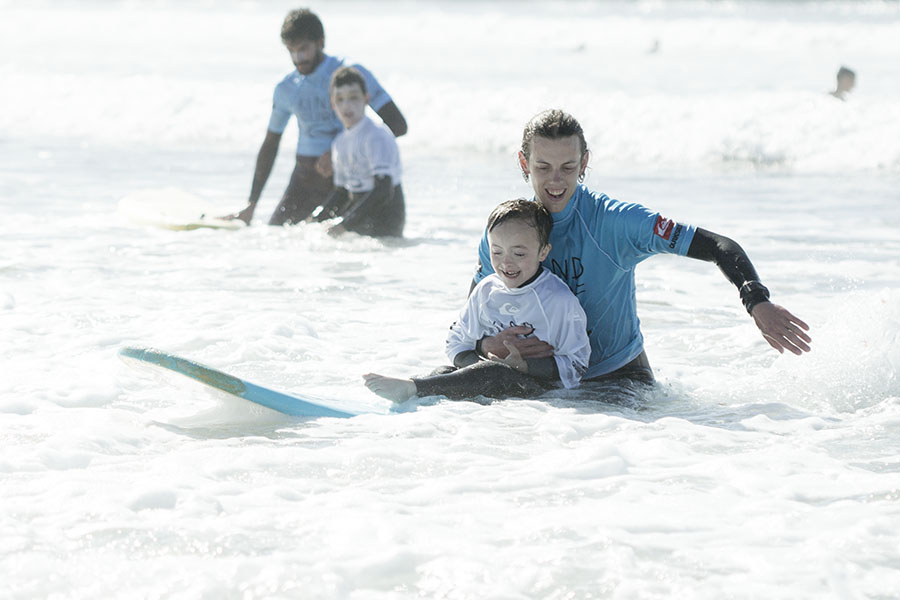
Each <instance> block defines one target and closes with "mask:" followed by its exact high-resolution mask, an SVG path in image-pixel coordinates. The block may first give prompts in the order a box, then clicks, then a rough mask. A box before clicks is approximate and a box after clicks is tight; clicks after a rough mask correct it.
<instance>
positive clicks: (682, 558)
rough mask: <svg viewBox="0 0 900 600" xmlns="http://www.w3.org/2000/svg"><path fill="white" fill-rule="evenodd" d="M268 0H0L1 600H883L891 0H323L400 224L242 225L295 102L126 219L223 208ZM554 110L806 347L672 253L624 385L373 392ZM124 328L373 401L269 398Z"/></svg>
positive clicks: (225, 159) (189, 182)
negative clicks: (165, 362)
mask: <svg viewBox="0 0 900 600" xmlns="http://www.w3.org/2000/svg"><path fill="white" fill-rule="evenodd" d="M295 7H296V5H294V4H291V3H287V2H281V1H272V2H263V1H238V0H234V1H215V2H214V1H211V0H210V1H202V0H196V1H190V2H174V1H171V0H159V1H155V2H146V3H144V2H133V1H124V0H123V1H120V2H117V1H109V2H106V1H100V0H97V1H74V0H63V1H60V2H50V1H37V2H27V3H26V2H16V1H12V0H0V15H2V16H0V77H2V80H3V89H2V92H0V107H2V111H0V207H2V209H3V219H2V225H0V231H2V235H0V372H2V377H0V490H2V491H0V573H2V576H0V597H2V598H10V599H31V598H54V599H63V598H66V599H68V598H184V599H187V598H191V599H194V598H209V599H213V598H216V599H219V598H236V599H237V598H240V599H253V598H347V599H405V598H446V599H464V598H479V599H480V598H504V599H507V598H509V599H513V598H522V599H524V598H541V599H559V600H561V599H570V598H579V599H581V598H615V599H631V598H660V599H662V598H688V599H690V598H698V599H719V598H736V599H745V598H746V599H750V598H767V599H770V598H784V599H796V598H833V599H863V598H866V599H888V598H896V597H897V596H898V595H900V533H898V530H900V232H898V231H900V230H898V226H897V223H900V191H898V190H900V78H897V76H896V60H897V48H898V46H897V41H896V40H897V39H900V5H898V4H897V3H896V2H869V1H860V2H736V1H732V2H665V1H637V2H603V3H599V2H597V3H594V2H575V1H572V2H556V1H551V2H533V3H532V2H503V1H494V2H452V1H450V0H444V1H439V0H435V1H433V2H412V1H408V2H397V3H393V2H392V3H381V2H352V1H346V2H343V1H342V2H321V3H318V4H315V5H312V6H311V8H313V10H315V11H316V12H317V13H318V14H319V15H320V16H321V18H322V20H323V22H324V25H325V32H326V48H325V50H326V52H329V53H332V54H336V55H340V56H347V57H349V58H351V59H352V60H354V61H358V62H360V63H361V64H364V65H365V66H367V67H368V68H369V69H370V70H371V71H372V72H373V73H374V74H375V75H376V77H378V79H379V80H380V82H381V83H382V84H383V85H384V87H385V89H386V90H387V91H388V92H389V93H390V94H391V96H392V97H393V98H394V100H395V102H396V104H397V106H398V107H399V108H400V110H401V111H402V112H403V114H404V116H405V117H406V119H407V121H408V123H409V128H410V129H409V133H408V134H407V135H406V136H404V137H402V138H400V139H399V140H398V143H399V146H400V151H401V155H402V159H403V163H404V180H403V185H404V189H405V193H406V199H407V228H406V235H405V237H404V238H403V239H402V240H396V239H394V240H375V239H370V238H363V237H359V236H355V235H352V234H348V235H344V236H342V237H338V238H333V237H330V236H329V235H327V233H326V230H325V227H324V226H322V225H301V226H296V227H287V228H270V227H267V226H266V225H265V222H266V220H267V219H268V216H269V214H270V213H271V211H272V210H273V209H274V207H275V205H276V204H277V202H278V200H279V197H280V194H281V192H282V191H283V189H284V186H285V185H286V183H287V179H288V177H289V175H290V171H291V168H292V167H293V164H292V163H293V160H292V158H291V156H292V152H293V147H294V145H295V143H296V133H295V126H294V124H293V123H291V124H290V125H289V128H288V130H287V133H286V134H285V136H284V139H283V140H282V145H281V149H280V153H279V156H278V160H277V162H276V166H275V170H274V171H273V174H272V176H271V177H270V179H269V183H268V185H267V187H266V190H265V192H264V194H263V197H262V200H261V202H260V206H259V208H258V210H257V212H256V215H255V219H254V221H253V223H252V225H251V226H250V227H247V228H244V229H241V230H238V231H224V230H196V231H171V230H167V229H162V228H159V227H153V226H148V225H147V224H145V223H140V222H138V221H136V220H135V219H134V215H132V214H129V212H128V211H127V210H124V209H123V203H122V200H123V199H124V198H126V197H128V196H129V195H133V194H135V193H144V192H147V191H148V190H149V191H150V192H152V193H158V194H159V195H160V197H161V198H163V197H165V196H166V194H169V195H175V194H179V193H190V194H195V195H197V196H200V197H201V198H203V199H204V200H205V201H206V202H207V203H208V204H209V205H210V206H211V207H213V208H214V210H221V212H222V214H225V213H228V212H232V211H235V210H238V209H240V208H241V207H242V206H243V205H244V203H245V201H246V198H247V195H248V194H249V189H250V180H251V177H252V171H253V165H254V161H255V159H256V152H257V151H258V149H259V145H260V144H261V142H262V139H263V136H264V134H265V127H266V124H267V122H268V115H269V110H270V107H271V97H272V90H273V88H274V85H275V84H276V83H277V82H278V81H280V79H281V78H282V77H284V75H285V74H287V73H288V72H289V70H290V68H291V64H290V61H289V58H288V56H287V53H286V52H285V50H284V48H283V46H282V45H281V42H280V39H279V31H280V26H281V22H282V20H283V18H284V15H285V14H286V12H287V11H288V10H289V9H291V8H295ZM841 65H847V66H848V67H850V68H852V69H854V70H855V71H856V72H857V87H856V88H855V89H854V90H853V92H852V93H851V94H850V97H849V98H848V100H847V101H846V102H841V101H839V100H837V99H835V98H833V97H831V96H829V95H828V93H827V92H828V91H829V90H831V89H833V88H834V77H835V73H836V72H837V69H838V68H839V67H840V66H841ZM550 107H559V108H563V109H565V110H567V111H569V112H571V113H572V114H574V115H575V116H576V117H577V118H578V119H579V120H580V121H581V123H582V124H583V125H584V128H585V130H586V133H587V138H588V140H587V141H588V145H589V147H590V149H591V152H592V157H591V163H590V169H589V171H588V175H587V180H586V182H585V183H586V184H587V185H588V187H590V188H591V189H593V190H597V191H599V192H604V193H607V194H609V195H610V196H611V197H613V198H617V199H620V200H624V201H633V202H639V203H641V204H644V205H646V206H648V207H651V208H653V209H655V210H659V211H661V212H662V213H663V214H664V215H666V216H667V217H670V218H673V219H675V220H677V221H679V222H684V223H690V224H693V225H696V226H699V227H704V228H706V229H709V230H712V231H715V232H717V233H721V234H723V235H727V236H729V237H731V238H733V239H735V240H736V241H738V242H739V243H740V244H741V245H742V247H743V248H744V249H745V250H746V251H747V253H748V254H749V256H750V258H751V259H752V260H753V262H754V264H755V266H756V268H757V270H758V271H759V273H760V276H761V278H762V280H763V282H764V283H765V284H766V285H767V286H768V287H769V289H770V290H771V292H772V299H773V300H774V301H775V302H777V303H779V304H782V305H784V306H785V307H787V308H788V309H789V310H791V311H792V312H793V313H794V314H796V315H797V316H799V317H800V318H801V319H803V320H804V321H806V322H807V323H808V324H809V325H810V327H811V330H810V334H811V336H812V338H813V343H812V352H811V353H809V354H808V355H805V356H802V357H797V356H793V355H787V354H786V355H779V354H778V353H777V352H775V351H774V350H772V349H771V348H769V346H768V345H767V344H766V342H765V341H764V340H763V339H762V337H761V336H760V335H759V333H758V330H757V329H756V328H755V326H754V325H753V323H752V320H751V319H750V318H749V317H748V315H747V314H746V312H745V311H744V309H743V307H742V306H741V304H740V301H739V298H738V295H737V290H735V289H734V287H733V286H732V285H731V284H730V283H729V282H728V281H727V280H726V279H725V278H724V277H723V275H722V274H721V273H720V272H719V271H718V270H717V269H716V268H715V266H714V265H711V264H708V263H703V262H699V261H693V260H689V259H686V258H678V257H671V256H664V257H654V258H651V259H649V260H647V261H645V262H644V263H642V264H641V266H639V267H638V271H637V286H638V314H639V316H640V317H641V324H642V331H643V333H644V337H645V340H646V350H647V353H648V356H649V358H650V361H651V363H652V365H653V368H654V371H655V373H656V376H657V379H658V380H659V385H658V386H657V387H656V388H655V389H654V390H652V391H650V392H648V393H646V394H643V395H642V396H641V397H639V398H637V399H634V398H631V399H630V401H628V402H623V401H617V399H616V398H615V397H613V396H605V395H603V394H602V393H593V394H589V393H584V392H565V391H559V392H551V393H549V394H548V395H547V396H546V397H544V398H540V399H533V400H517V399H511V400H505V401H500V402H494V403H492V404H490V405H482V404H478V403H472V402H451V401H448V400H446V399H441V398H436V397H432V398H423V399H419V400H416V401H411V402H408V403H405V404H403V405H401V406H400V407H399V408H397V409H392V408H391V406H390V403H388V402H387V401H385V400H383V399H381V398H379V397H377V396H375V395H373V394H371V393H370V392H369V391H368V390H366V388H365V387H364V386H363V383H362V377H361V376H362V374H363V373H366V372H370V371H374V372H380V373H384V374H387V375H392V376H398V377H399V376H410V375H415V374H424V373H427V372H429V371H430V370H431V369H432V368H434V367H436V366H439V365H441V364H445V363H446V361H447V359H446V357H444V356H443V346H444V339H445V335H446V331H447V328H448V326H449V325H450V323H451V322H452V321H453V320H454V318H455V317H456V315H457V314H458V311H459V309H460V308H461V306H462V305H463V302H464V300H465V298H466V294H467V292H468V289H469V283H470V281H471V277H472V273H473V270H474V268H475V263H476V259H477V254H476V248H477V244H478V241H479V239H480V236H481V233H482V231H483V227H484V222H485V220H486V218H487V215H488V213H489V212H490V210H491V209H492V208H493V207H494V206H495V205H496V204H497V203H499V202H501V201H503V200H506V199H510V198H514V197H518V196H530V195H531V190H530V187H529V185H528V184H526V183H525V182H524V181H523V180H522V178H521V175H520V173H519V172H518V170H517V167H516V161H515V157H516V151H517V149H518V145H519V142H520V139H521V133H522V126H523V125H524V123H525V122H526V121H527V120H528V119H529V118H530V117H531V116H532V115H533V114H535V113H537V112H538V111H540V110H543V109H545V108H550ZM134 345H137V346H153V347H157V348H161V349H163V350H166V351H168V352H171V353H174V354H178V355H181V356H185V357H188V358H191V359H194V360H196V361H199V362H201V363H205V364H208V365H211V366H213V367H216V368H218V369H221V370H224V371H226V372H228V373H232V374H235V375H237V376H240V377H243V378H246V379H248V380H250V381H252V382H255V383H258V384H262V385H265V386H268V387H271V388H274V389H277V390H282V391H285V392H296V393H307V392H308V393H312V394H315V395H317V396H324V397H328V398H331V399H332V400H333V401H334V403H335V404H336V405H337V406H344V407H351V408H354V409H358V410H364V411H367V412H368V413H369V414H365V415H362V416H358V417H354V418H351V419H327V418H323V419H310V420H303V419H296V418H291V417H286V416H284V415H280V414H277V413H273V412H270V411H267V410H265V409H263V408H261V407H257V406H255V405H253V404H251V403H249V402H246V401H243V400H241V399H238V398H234V397H229V396H226V395H224V394H221V393H218V392H215V391H213V390H211V389H209V388H207V387H204V386H202V385H201V384H199V383H196V382H193V381H191V380H188V379H186V378H183V377H179V376H178V375H175V374H167V373H164V372H162V371H160V370H159V369H154V368H152V367H143V368H139V367H137V366H136V365H134V364H127V363H126V362H124V361H123V360H122V359H120V358H119V356H118V350H119V349H120V348H122V347H124V346H134Z"/></svg>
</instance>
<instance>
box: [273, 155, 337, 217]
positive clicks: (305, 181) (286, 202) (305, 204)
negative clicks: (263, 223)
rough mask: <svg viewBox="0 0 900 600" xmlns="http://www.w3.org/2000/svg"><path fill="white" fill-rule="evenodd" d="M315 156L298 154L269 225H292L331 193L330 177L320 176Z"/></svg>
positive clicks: (307, 214)
mask: <svg viewBox="0 0 900 600" xmlns="http://www.w3.org/2000/svg"><path fill="white" fill-rule="evenodd" d="M317 160H319V159H318V157H316V156H298V157H297V164H296V165H295V166H294V172H293V173H292V174H291V181H290V183H288V186H287V189H286V190H284V195H283V196H282V197H281V202H279V203H278V206H277V207H276V208H275V212H273V213H272V217H271V218H270V219H269V225H284V224H286V223H287V224H289V225H294V224H296V223H299V222H300V221H302V220H304V219H305V218H306V217H308V216H310V215H311V214H312V212H313V211H314V210H315V209H316V207H317V206H319V205H321V204H323V203H324V202H325V200H326V199H327V198H328V195H329V194H330V193H331V189H332V183H331V178H330V177H322V176H321V175H320V174H319V172H318V171H316V161H317Z"/></svg>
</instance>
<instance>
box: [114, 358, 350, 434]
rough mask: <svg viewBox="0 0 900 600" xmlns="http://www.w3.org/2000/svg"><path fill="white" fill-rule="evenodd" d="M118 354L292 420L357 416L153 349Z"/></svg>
mask: <svg viewBox="0 0 900 600" xmlns="http://www.w3.org/2000/svg"><path fill="white" fill-rule="evenodd" d="M119 355H121V356H124V357H127V358H133V359H136V360H139V361H141V362H145V363H148V364H151V365H156V366H159V367H162V368H164V369H168V370H170V371H175V372H176V373H181V374H182V375H185V376H187V377H190V378H191V379H195V380H197V381H199V382H201V383H205V384H206V385H208V386H211V387H214V388H216V389H218V390H222V391H223V392H227V393H229V394H234V395H235V396H239V397H241V398H244V399H245V400H249V401H250V402H255V403H256V404H260V405H262V406H265V407H266V408H271V409H272V410H276V411H278V412H280V413H284V414H286V415H291V416H294V417H355V416H356V415H358V414H360V413H357V412H352V411H348V410H344V409H339V408H333V407H331V406H329V405H328V404H327V401H324V400H322V399H319V398H315V397H313V396H306V395H304V396H302V397H301V396H292V395H290V394H284V393H282V392H276V391H275V390H270V389H268V388H264V387H262V386H261V385H256V384H254V383H250V382H249V381H244V380H243V379H239V378H237V377H235V376H234V375H229V374H228V373H223V372H222V371H219V370H216V369H213V368H211V367H207V366H206V365H201V364H200V363H197V362H194V361H192V360H188V359H186V358H181V357H180V356H174V355H172V354H167V353H166V352H162V351H161V350H156V349H154V348H133V347H126V348H122V349H121V350H119Z"/></svg>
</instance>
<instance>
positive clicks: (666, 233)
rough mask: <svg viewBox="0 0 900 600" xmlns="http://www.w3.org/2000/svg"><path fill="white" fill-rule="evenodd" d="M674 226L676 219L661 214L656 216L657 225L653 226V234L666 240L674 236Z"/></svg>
mask: <svg viewBox="0 0 900 600" xmlns="http://www.w3.org/2000/svg"><path fill="white" fill-rule="evenodd" d="M674 227H675V221H673V220H672V219H667V218H665V217H664V216H662V215H659V216H658V217H656V225H654V226H653V235H657V236H659V237H661V238H662V239H664V240H668V239H669V238H670V237H671V236H672V229H673V228H674Z"/></svg>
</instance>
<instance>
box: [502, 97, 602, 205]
mask: <svg viewBox="0 0 900 600" xmlns="http://www.w3.org/2000/svg"><path fill="white" fill-rule="evenodd" d="M589 159H590V152H589V151H588V148H587V142H586V141H585V139H584V130H583V129H582V128H581V125H580V124H579V123H578V121H577V120H576V119H575V117H573V116H572V115H570V114H568V113H566V112H563V111H561V110H558V109H553V110H546V111H544V112H542V113H539V114H537V115H535V116H534V117H532V119H531V120H530V121H529V122H528V124H527V125H525V131H524V132H523V133H522V148H521V149H520V150H519V167H520V168H521V169H522V177H524V178H525V181H529V180H530V181H531V186H532V187H533V188H534V197H535V198H537V199H538V200H539V201H540V202H541V204H543V205H544V206H545V207H546V208H547V210H548V211H550V212H551V213H557V212H561V211H562V210H563V209H565V208H566V205H567V204H568V203H569V200H571V199H572V195H573V194H574V193H575V190H576V188H577V187H578V183H579V182H581V181H583V180H584V173H585V171H586V170H587V165H588V160H589Z"/></svg>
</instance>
